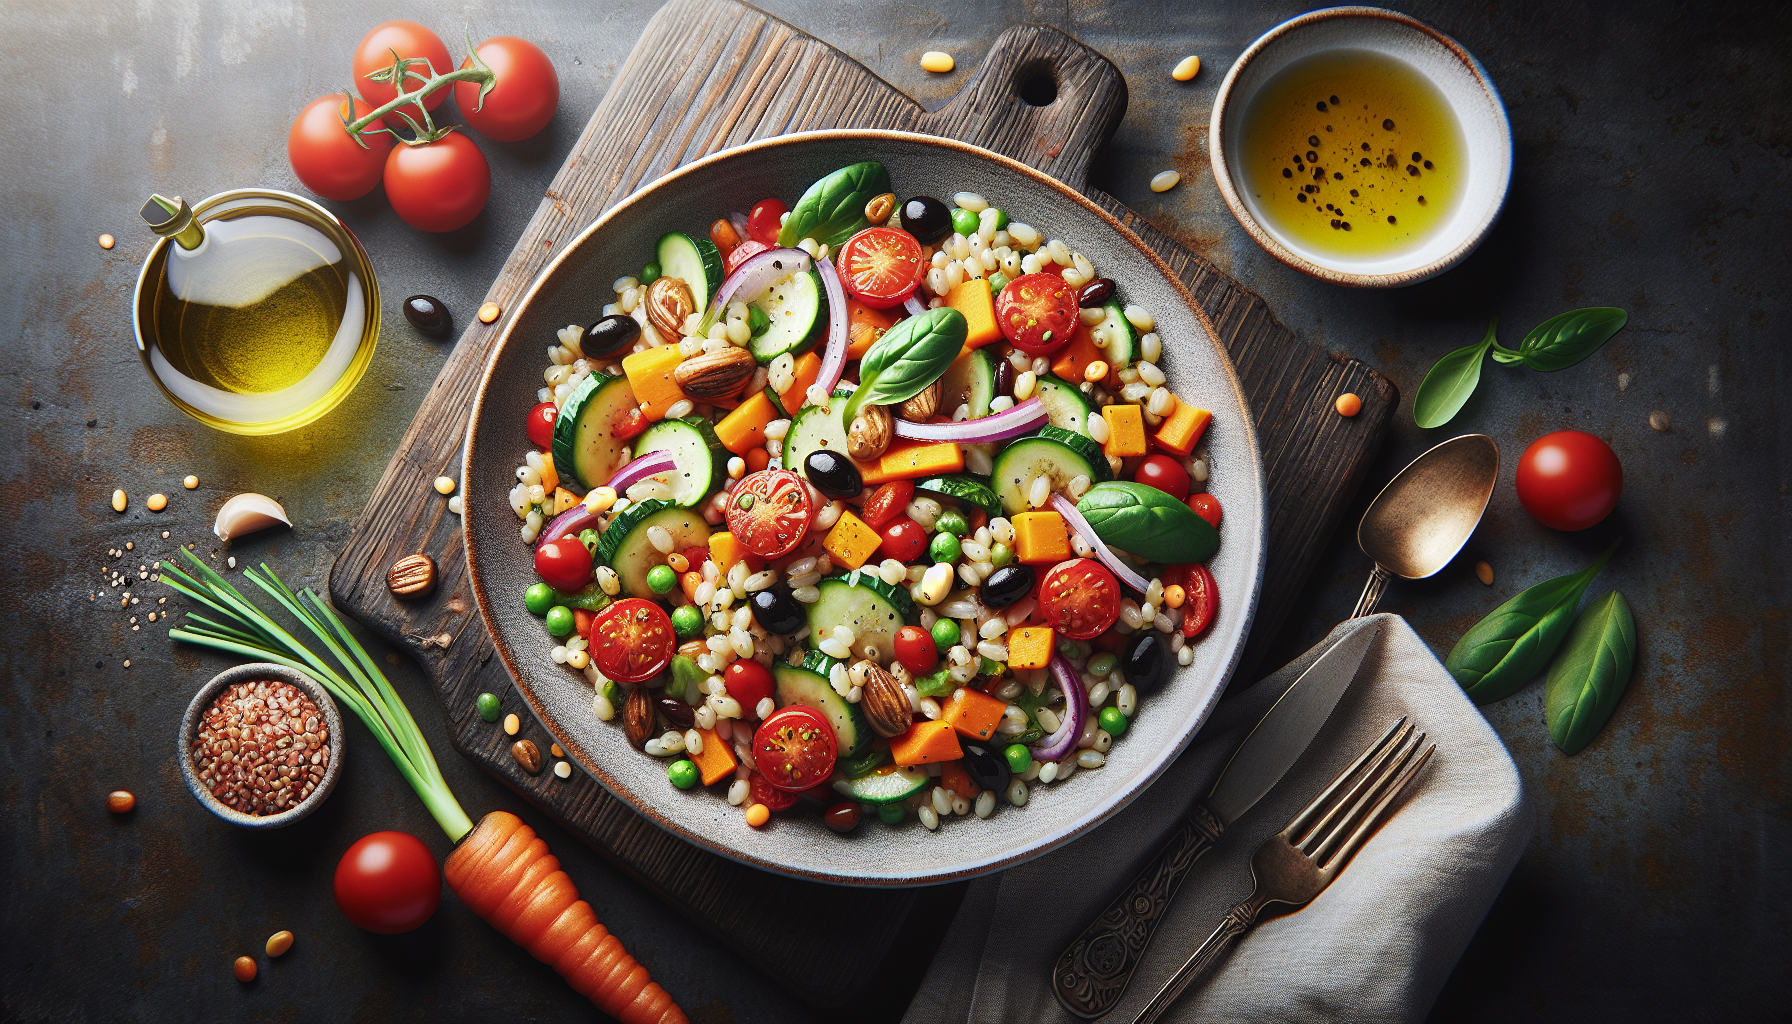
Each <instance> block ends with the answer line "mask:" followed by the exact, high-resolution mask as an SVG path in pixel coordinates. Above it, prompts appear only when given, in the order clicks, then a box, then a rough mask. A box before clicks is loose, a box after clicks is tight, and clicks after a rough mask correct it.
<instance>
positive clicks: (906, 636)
mask: <svg viewBox="0 0 1792 1024" xmlns="http://www.w3.org/2000/svg"><path fill="white" fill-rule="evenodd" d="M896 660H897V661H900V662H902V664H903V667H904V668H907V669H908V670H909V671H910V672H913V673H914V674H915V675H920V674H922V673H924V672H932V671H933V669H934V666H935V665H938V664H939V663H940V649H939V645H938V644H936V643H934V642H933V636H932V634H930V633H928V632H927V631H926V630H925V629H922V628H921V627H920V626H904V627H902V628H901V629H899V630H897V631H896Z"/></svg>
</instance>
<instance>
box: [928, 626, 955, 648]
mask: <svg viewBox="0 0 1792 1024" xmlns="http://www.w3.org/2000/svg"><path fill="white" fill-rule="evenodd" d="M958 633H959V630H958V622H957V621H956V620H954V619H940V620H938V621H936V622H935V623H934V624H933V646H935V647H937V648H939V649H940V650H942V651H949V650H951V649H952V648H953V646H955V645H956V644H957V643H958Z"/></svg>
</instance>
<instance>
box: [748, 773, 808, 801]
mask: <svg viewBox="0 0 1792 1024" xmlns="http://www.w3.org/2000/svg"><path fill="white" fill-rule="evenodd" d="M747 791H748V792H749V793H750V794H751V795H750V796H749V797H748V798H747V803H748V804H764V805H765V809H766V810H768V811H788V810H790V809H791V808H792V807H795V806H796V802H797V800H798V799H799V797H798V796H797V794H795V793H791V792H787V791H785V790H782V789H779V788H778V787H776V786H774V785H772V784H771V783H770V782H768V781H766V778H765V776H763V775H761V774H759V773H758V772H754V773H753V775H752V781H751V782H749V783H748V784H747Z"/></svg>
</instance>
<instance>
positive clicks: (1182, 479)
mask: <svg viewBox="0 0 1792 1024" xmlns="http://www.w3.org/2000/svg"><path fill="white" fill-rule="evenodd" d="M1132 478H1133V479H1134V480H1135V481H1137V482H1139V483H1142V484H1144V485H1145V486H1147V487H1155V488H1157V489H1158V490H1160V491H1162V492H1164V493H1165V494H1168V495H1169V496H1170V497H1172V498H1175V499H1176V500H1177V501H1181V500H1183V499H1184V498H1186V497H1188V470H1186V469H1183V468H1182V463H1180V462H1177V461H1176V460H1175V459H1172V458H1170V457H1169V456H1168V455H1147V456H1145V458H1144V459H1143V460H1141V461H1140V462H1139V468H1138V469H1137V470H1135V471H1133V474H1132Z"/></svg>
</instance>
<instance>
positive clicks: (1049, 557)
mask: <svg viewBox="0 0 1792 1024" xmlns="http://www.w3.org/2000/svg"><path fill="white" fill-rule="evenodd" d="M1010 521H1011V522H1012V523H1013V524H1014V554H1015V557H1017V558H1019V559H1020V560H1021V561H1022V562H1026V563H1029V564H1032V563H1041V562H1042V563H1045V564H1047V565H1055V564H1057V563H1059V562H1062V561H1064V560H1065V559H1066V558H1069V557H1070V527H1069V526H1068V525H1067V524H1066V523H1065V522H1064V517H1063V516H1061V515H1059V514H1058V513H1056V512H1022V513H1019V514H1018V515H1016V516H1014V517H1013V518H1012V519H1011V520H1010Z"/></svg>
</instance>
